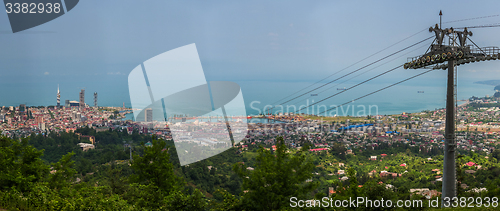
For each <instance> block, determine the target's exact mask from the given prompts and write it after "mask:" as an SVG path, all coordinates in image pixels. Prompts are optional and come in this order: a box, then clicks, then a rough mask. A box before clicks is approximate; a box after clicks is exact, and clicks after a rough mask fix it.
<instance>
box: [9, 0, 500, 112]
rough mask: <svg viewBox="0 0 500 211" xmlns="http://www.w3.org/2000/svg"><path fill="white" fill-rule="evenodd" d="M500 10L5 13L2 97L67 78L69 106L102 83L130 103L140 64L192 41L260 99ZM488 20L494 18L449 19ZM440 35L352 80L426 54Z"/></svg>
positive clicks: (496, 39)
mask: <svg viewBox="0 0 500 211" xmlns="http://www.w3.org/2000/svg"><path fill="white" fill-rule="evenodd" d="M498 8H500V2H498V1H474V3H470V1H453V3H450V2H445V1H437V2H436V1H411V2H410V1H331V0H316V1H290V0H287V1H229V0H227V1H218V0H213V1H206V0H203V1H160V0H150V1H139V0H107V1H97V0H85V1H80V2H79V3H78V5H77V6H76V7H75V8H74V9H73V10H71V11H70V12H68V13H67V14H65V15H63V16H61V17H59V18H57V19H55V20H53V21H50V22H48V23H45V24H42V25H40V26H37V27H34V28H31V29H28V30H25V31H22V32H18V33H12V31H11V28H10V24H9V20H8V17H7V13H6V12H5V11H1V12H0V89H2V90H3V91H0V104H2V103H3V102H4V101H2V98H3V99H4V100H5V99H12V98H15V99H16V102H17V103H23V102H28V103H31V104H47V103H46V101H45V99H41V98H40V96H46V95H50V96H53V95H54V96H55V94H54V92H55V90H56V89H57V84H59V86H60V87H61V95H62V96H63V97H62V98H63V102H64V99H66V98H69V97H65V96H74V97H72V98H70V99H71V100H77V97H78V90H79V89H82V88H85V89H86V90H87V93H89V94H87V99H86V100H87V101H91V94H90V93H92V92H94V91H96V92H98V93H102V94H100V96H101V97H103V98H106V97H109V98H113V97H117V96H118V98H119V100H117V101H119V102H116V105H121V103H122V101H123V102H126V104H129V101H130V99H129V98H128V88H127V77H128V74H129V73H130V72H131V71H132V70H133V69H134V68H135V67H136V66H137V65H139V64H140V63H141V62H143V61H146V60H148V59H149V58H152V57H154V56H156V55H158V54H161V53H163V52H166V51H169V50H172V49H175V48H178V47H181V46H185V45H188V44H191V43H195V44H196V47H197V49H198V53H199V57H200V61H201V63H202V66H203V70H204V72H205V76H206V78H207V80H208V81H217V80H219V81H221V80H222V81H234V82H238V83H241V84H244V85H241V84H240V85H241V86H242V90H243V89H244V90H243V92H244V93H245V92H248V93H253V94H254V95H258V94H259V92H258V91H256V90H258V89H259V86H258V84H259V83H261V82H262V81H267V82H269V83H274V82H283V83H293V82H297V83H299V82H300V85H302V84H307V83H312V82H316V81H318V80H321V79H323V78H325V77H327V76H329V75H331V74H333V73H335V72H337V71H339V70H342V69H343V68H345V67H348V66H350V65H352V64H354V63H356V62H358V61H360V60H361V59H363V58H365V57H367V56H370V55H372V54H374V53H376V52H378V51H380V50H382V49H385V48H387V47H388V46H391V45H393V44H394V43H397V42H398V41H401V40H403V39H406V40H404V41H402V42H400V43H399V44H396V45H394V46H392V47H391V48H389V49H387V50H384V51H382V52H380V53H378V54H376V55H374V56H372V57H370V58H369V59H366V60H364V61H363V62H360V63H358V64H356V65H354V66H353V67H351V68H349V69H346V70H344V71H342V72H341V73H338V74H336V75H335V76H337V77H338V76H341V75H342V74H345V73H348V72H350V71H353V70H355V69H356V68H359V67H362V66H364V65H366V64H369V63H370V62H372V61H375V60H377V59H379V58H382V57H384V56H386V55H389V54H391V53H393V52H395V51H398V50H400V49H402V48H404V47H407V46H409V45H412V44H414V43H416V42H419V41H421V40H423V39H426V38H428V37H430V36H433V34H432V33H430V32H428V30H427V29H428V28H429V27H430V26H434V24H436V23H438V22H439V15H438V14H439V11H440V10H442V11H443V17H442V18H443V23H444V24H443V27H452V26H453V27H463V26H476V25H483V24H492V23H500V16H499V15H500V12H499V11H498ZM485 16H493V17H489V18H479V19H473V20H468V21H458V22H452V23H447V22H449V21H456V20H463V19H469V18H476V17H485ZM471 31H472V32H473V33H474V35H473V36H472V37H471V39H473V40H474V42H475V43H476V44H477V45H479V46H481V47H482V46H500V36H498V35H500V27H499V28H479V29H471ZM419 32H420V33H419ZM414 34H416V35H414ZM412 35H414V36H412ZM410 36H411V37H410ZM408 37H410V38H408ZM431 41H432V40H429V41H427V42H425V43H423V44H421V45H418V46H417V47H420V48H419V49H417V47H416V48H412V49H410V50H415V49H416V50H415V51H413V52H410V51H405V52H404V53H407V52H409V53H408V54H407V55H405V56H402V57H399V58H396V57H397V56H401V54H398V55H397V56H396V57H391V58H390V59H393V58H395V59H394V60H393V61H391V62H388V63H387V64H384V65H383V66H380V67H379V68H376V69H375V70H373V71H370V72H368V73H366V74H364V75H362V76H360V77H357V78H354V79H353V81H354V82H355V81H362V80H365V79H366V78H369V77H371V76H373V75H376V74H379V73H381V72H383V71H386V70H388V69H391V68H393V67H396V66H398V65H401V64H402V63H404V62H406V60H407V57H411V56H417V55H419V54H423V53H424V52H425V50H426V49H427V47H428V46H429V45H430V43H431ZM385 61H388V60H384V61H383V62H385ZM377 64H382V63H377ZM499 65H500V63H498V61H489V62H483V63H475V64H474V65H465V66H460V67H459V77H460V78H461V79H460V80H470V81H481V80H500V68H499ZM421 71H422V70H404V69H402V68H400V69H398V70H397V71H394V72H392V73H391V74H388V75H386V76H384V77H381V78H380V79H376V80H374V81H373V83H381V84H385V83H393V82H396V81H398V80H401V79H404V78H407V77H410V76H412V75H414V74H416V73H420V72H421ZM335 76H334V77H331V78H330V79H334V78H335ZM445 78H446V73H445V71H434V72H431V73H429V74H426V75H424V76H422V77H421V79H420V80H425V81H426V82H429V81H436V83H441V82H442V83H445ZM412 83H414V84H418V83H419V82H418V81H416V82H412ZM260 88H262V87H260ZM293 88H295V87H293ZM296 88H297V89H300V88H302V87H300V86H299V85H297V86H296ZM294 91H296V90H285V91H280V92H279V93H280V94H281V93H283V94H284V93H287V92H290V94H291V93H293V92H294ZM49 93H50V94H49ZM51 101H55V100H53V99H51ZM5 102H7V101H5ZM9 102H12V101H9ZM108 104H110V103H108Z"/></svg>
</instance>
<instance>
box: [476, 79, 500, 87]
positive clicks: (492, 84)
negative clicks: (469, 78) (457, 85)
mask: <svg viewBox="0 0 500 211" xmlns="http://www.w3.org/2000/svg"><path fill="white" fill-rule="evenodd" d="M474 83H475V84H486V85H491V86H498V85H500V80H489V81H476V82H474Z"/></svg>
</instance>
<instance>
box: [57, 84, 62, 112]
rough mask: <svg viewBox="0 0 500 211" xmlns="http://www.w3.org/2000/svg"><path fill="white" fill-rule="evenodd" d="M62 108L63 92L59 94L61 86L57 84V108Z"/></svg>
mask: <svg viewBox="0 0 500 211" xmlns="http://www.w3.org/2000/svg"><path fill="white" fill-rule="evenodd" d="M59 106H61V92H59V84H57V107H59Z"/></svg>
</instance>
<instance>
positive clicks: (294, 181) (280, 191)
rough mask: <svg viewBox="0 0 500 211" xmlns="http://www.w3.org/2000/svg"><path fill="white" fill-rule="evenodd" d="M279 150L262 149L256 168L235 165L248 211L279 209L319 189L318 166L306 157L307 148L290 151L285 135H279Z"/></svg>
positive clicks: (257, 158)
mask: <svg viewBox="0 0 500 211" xmlns="http://www.w3.org/2000/svg"><path fill="white" fill-rule="evenodd" d="M276 148H277V149H276V151H274V153H271V152H270V151H268V150H265V149H264V148H262V147H261V148H260V149H259V154H258V155H257V157H256V163H255V167H254V170H249V169H247V167H246V166H245V165H244V164H243V165H242V164H235V165H234V166H233V170H234V171H235V172H236V174H238V176H239V177H241V178H242V179H243V190H248V192H247V193H245V194H244V195H243V204H244V205H245V206H248V209H249V210H278V209H280V208H283V207H289V200H290V197H297V198H304V197H305V196H306V194H308V193H310V192H311V191H312V190H314V189H316V187H317V186H318V185H319V183H318V182H317V181H314V182H307V181H306V180H308V179H311V178H312V173H313V170H314V168H315V166H314V164H313V163H312V161H311V160H309V159H308V158H307V157H306V152H307V150H308V148H307V147H303V148H302V149H301V150H300V151H298V152H297V153H295V154H292V153H288V152H287V147H286V146H285V144H284V140H283V138H282V137H278V138H277V144H276Z"/></svg>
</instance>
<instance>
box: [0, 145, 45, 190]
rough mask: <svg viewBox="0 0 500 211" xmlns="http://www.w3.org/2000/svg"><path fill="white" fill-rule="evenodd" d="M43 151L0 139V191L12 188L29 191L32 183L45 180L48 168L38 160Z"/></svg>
mask: <svg viewBox="0 0 500 211" xmlns="http://www.w3.org/2000/svg"><path fill="white" fill-rule="evenodd" d="M42 155H43V150H37V149H35V148H34V147H33V146H31V145H28V140H27V139H22V140H21V142H19V141H15V140H13V139H10V138H7V137H0V190H7V189H11V188H14V189H16V190H18V191H21V192H23V191H29V190H30V189H31V187H32V186H33V184H34V183H36V182H39V181H42V180H43V179H45V176H46V175H47V173H48V171H49V167H48V166H47V165H45V164H44V162H43V161H42V159H41V158H40V157H41V156H42Z"/></svg>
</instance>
